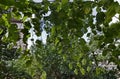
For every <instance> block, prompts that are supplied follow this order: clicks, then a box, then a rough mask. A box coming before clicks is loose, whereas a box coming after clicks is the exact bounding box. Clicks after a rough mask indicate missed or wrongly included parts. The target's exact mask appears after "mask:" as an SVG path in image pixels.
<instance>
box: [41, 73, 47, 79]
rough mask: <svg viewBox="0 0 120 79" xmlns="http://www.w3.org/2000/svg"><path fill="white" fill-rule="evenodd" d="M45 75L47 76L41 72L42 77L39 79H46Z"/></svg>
mask: <svg viewBox="0 0 120 79" xmlns="http://www.w3.org/2000/svg"><path fill="white" fill-rule="evenodd" d="M46 75H47V74H46V72H45V71H43V72H42V75H41V79H46Z"/></svg>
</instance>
